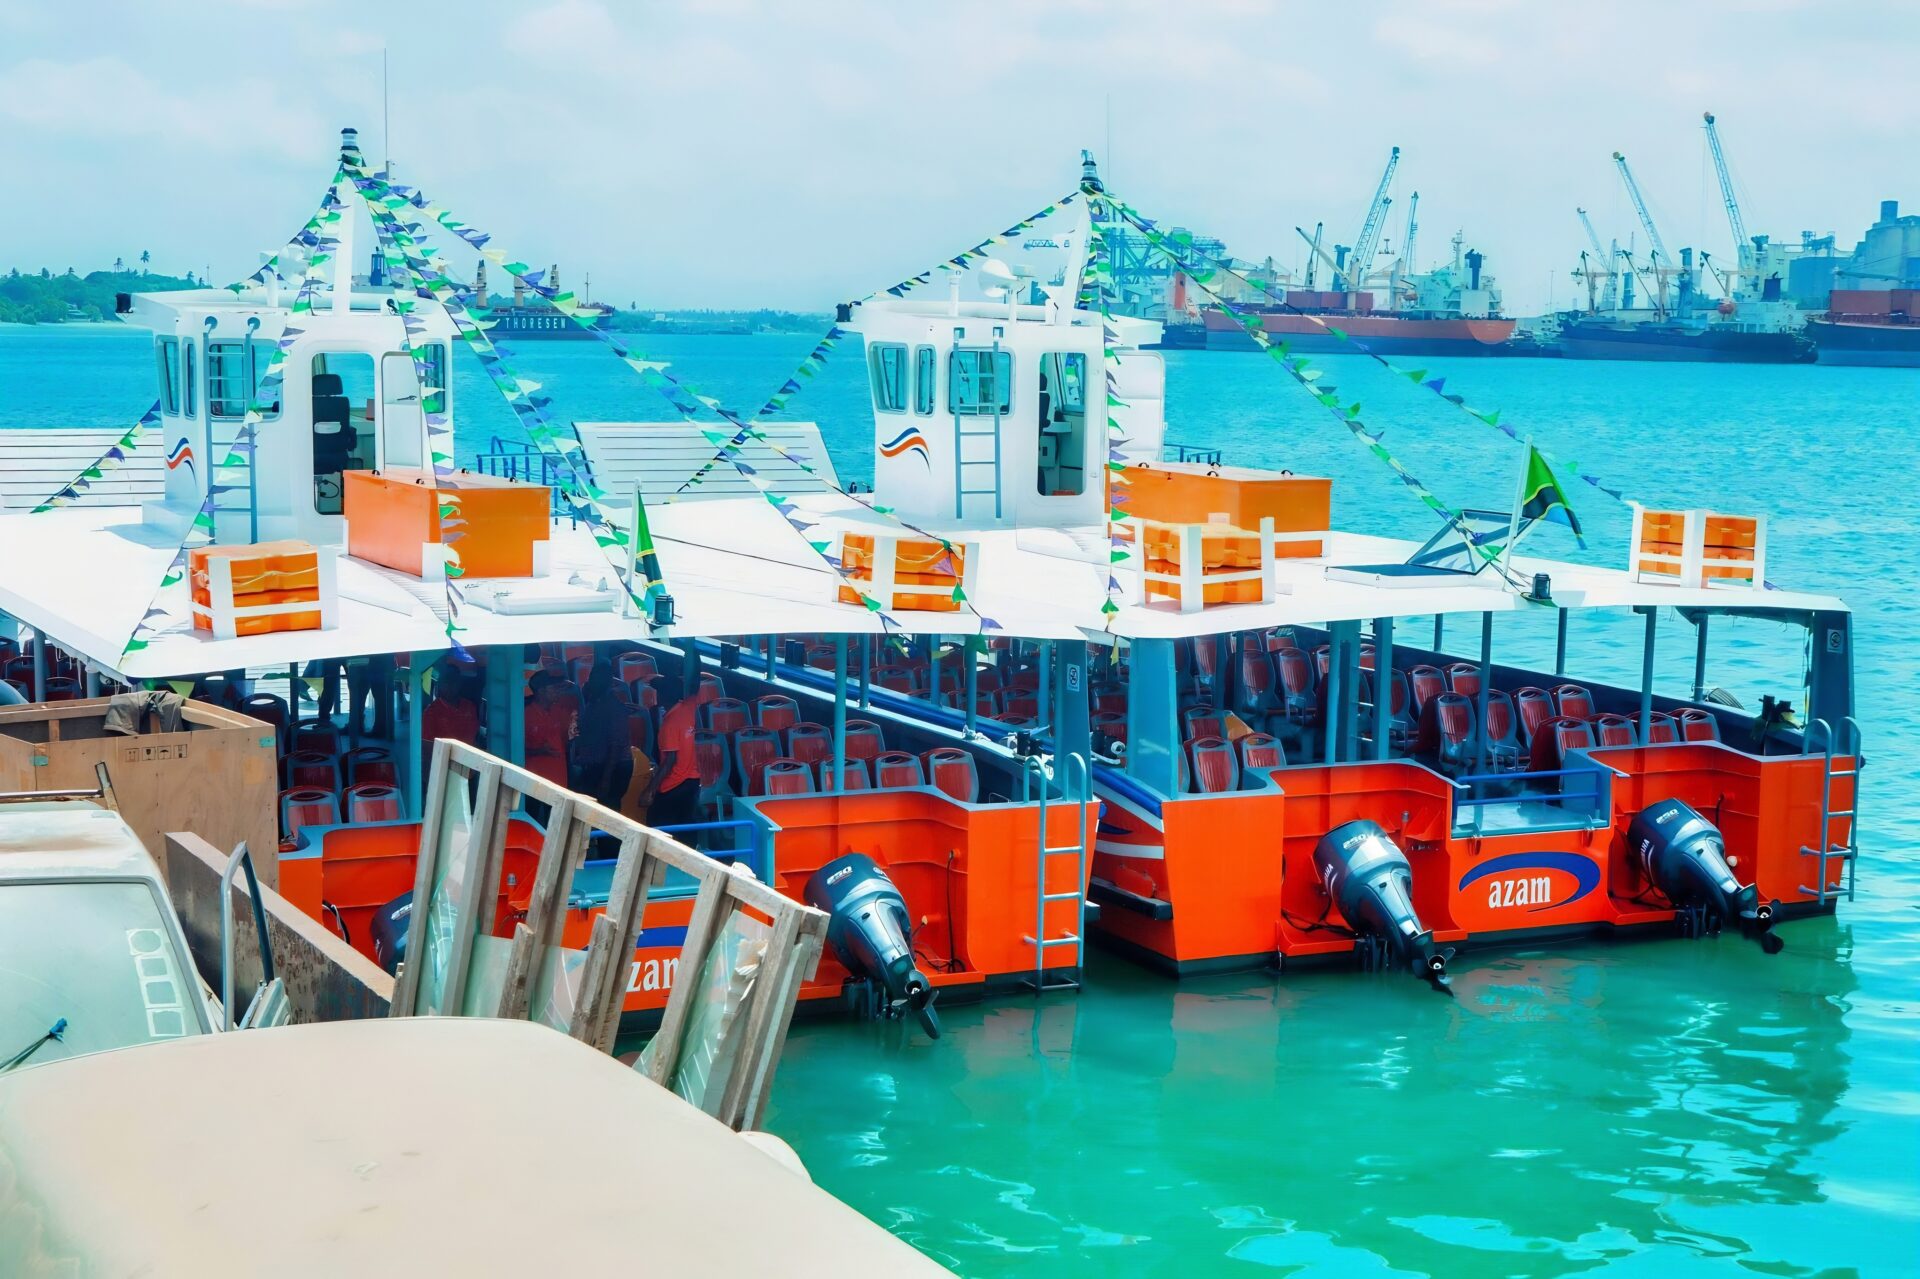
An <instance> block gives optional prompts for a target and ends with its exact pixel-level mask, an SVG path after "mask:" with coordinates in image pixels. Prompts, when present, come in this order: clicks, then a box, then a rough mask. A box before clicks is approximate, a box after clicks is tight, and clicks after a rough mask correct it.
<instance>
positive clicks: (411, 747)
mask: <svg viewBox="0 0 1920 1279" xmlns="http://www.w3.org/2000/svg"><path fill="white" fill-rule="evenodd" d="M439 657H440V654H439V653H438V652H416V653H414V654H412V655H411V656H409V657H408V658H407V811H408V812H410V813H412V814H413V815H414V816H415V817H418V816H420V815H421V813H422V812H424V811H425V809H424V808H423V805H424V803H425V797H426V793H427V775H426V773H427V770H426V765H427V763H428V760H427V757H426V752H425V750H424V749H423V747H424V743H423V742H422V741H421V740H420V725H421V722H422V717H423V716H424V715H425V714H426V711H427V698H426V691H427V690H426V684H427V672H428V671H430V670H432V669H433V664H434V662H436V661H438V660H439Z"/></svg>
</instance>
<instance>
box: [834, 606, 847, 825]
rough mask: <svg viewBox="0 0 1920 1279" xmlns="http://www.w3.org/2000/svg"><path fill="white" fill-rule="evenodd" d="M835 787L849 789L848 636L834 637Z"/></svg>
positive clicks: (836, 789) (837, 789)
mask: <svg viewBox="0 0 1920 1279" xmlns="http://www.w3.org/2000/svg"><path fill="white" fill-rule="evenodd" d="M833 789H834V790H835V791H836V792H838V791H844V790H846V789H847V637H846V636H845V635H836V636H834V637H833Z"/></svg>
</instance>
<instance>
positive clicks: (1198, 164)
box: [0, 0, 1920, 314]
mask: <svg viewBox="0 0 1920 1279" xmlns="http://www.w3.org/2000/svg"><path fill="white" fill-rule="evenodd" d="M383 49H384V50H386V52H387V58H388V60H389V67H390V70H389V81H388V83H389V102H390V118H391V133H392V136H391V138H390V139H389V140H383V138H382V111H381V59H382V50H383ZM1916 52H1920V4H1915V3H1913V2H1912V0H1847V2H1846V3H1837V2H1830V3H1825V4H1821V3H1811V2H1808V3H1800V2H1796V0H1724V2H1720V0H1652V2H1648V0H1607V2H1606V3H1605V4H1603V5H1592V4H1580V5H1575V4H1570V3H1557V2H1549V0H1377V2H1374V3H1359V2H1351V0H1342V2H1341V3H1337V4H1336V3H1332V2H1331V0H1324V2H1321V3H1312V4H1308V3H1297V2H1272V3H1256V2H1254V0H1177V2H1175V0H1153V2H1151V3H1137V2H1135V0H1027V2H1026V3H1001V2H998V0H978V2H976V0H967V2H965V3H947V4H931V3H903V2H900V0H889V2H887V3H878V2H875V3H844V2H841V0H809V2H807V3H795V2H793V0H786V2H783V3H772V2H767V3H748V2H746V0H687V2H685V3H662V4H654V3H641V2H639V0H517V2H516V3H493V2H491V0H468V2H466V3H461V4H457V5H452V4H449V5H445V6H442V5H437V4H433V3H419V4H413V5H402V4H397V3H392V2H391V0H383V2H372V3H370V2H367V0H193V2H192V3H190V4H156V3H149V2H147V0H98V2H96V3H87V4H85V5H67V4H55V3H50V2H48V0H0V165H4V172H6V173H7V174H8V175H9V180H8V183H7V189H6V191H5V195H4V198H0V268H4V267H7V266H16V265H17V266H19V267H21V268H23V269H35V270H37V269H38V268H39V267H41V266H48V267H51V268H52V269H53V270H54V271H56V272H58V271H62V270H64V269H65V268H66V267H68V266H74V267H77V268H78V269H80V270H81V271H82V272H84V271H86V270H89V269H95V268H98V267H102V266H106V265H108V264H110V263H111V262H112V260H113V259H114V258H115V257H117V256H124V257H127V258H134V257H137V256H138V254H139V253H140V252H141V251H142V250H149V251H151V252H152V254H153V261H154V269H156V270H167V271H171V272H176V273H177V272H179V271H181V270H185V269H188V268H191V269H193V270H194V271H196V272H200V271H206V270H210V271H211V273H212V276H213V277H214V278H215V279H216V280H227V279H231V278H235V277H237V276H240V275H244V274H246V273H247V272H248V271H250V270H251V269H252V268H253V267H254V266H256V265H258V262H259V260H260V254H261V253H262V252H270V251H272V250H273V249H275V248H277V247H278V246H279V244H280V243H281V242H282V241H283V240H284V239H285V238H286V236H287V234H289V233H290V232H291V231H292V230H293V229H294V228H295V227H297V226H298V225H299V223H300V222H301V221H302V220H304V219H305V217H306V216H307V215H308V214H309V213H310V212H311V211H312V209H313V207H314V205H315V204H317V202H318V197H319V188H320V186H321V184H323V183H324V182H325V181H326V179H327V177H328V175H330V174H331V173H332V171H333V162H334V158H335V155H336V148H337V140H338V131H339V129H340V127H341V126H343V125H356V126H358V127H359V128H360V130H361V137H362V140H363V142H364V143H365V145H366V147H367V149H368V151H369V153H370V154H371V155H372V156H374V157H378V156H381V155H383V154H385V155H390V156H391V158H392V159H393V161H394V163H395V166H396V171H397V173H398V174H399V175H400V177H401V178H402V179H403V180H406V181H410V182H413V183H415V184H417V185H419V186H420V187H422V188H423V189H424V190H425V191H426V192H427V193H428V194H429V195H430V196H431V197H432V198H433V199H434V200H436V201H437V202H438V203H440V204H441V205H442V206H444V207H447V208H450V209H451V210H453V211H454V212H455V213H456V214H457V215H459V216H460V217H462V218H463V219H465V220H467V221H469V222H472V223H474V224H477V225H480V226H482V227H485V228H487V229H488V230H490V231H492V232H494V234H495V244H496V246H498V247H502V248H504V249H506V250H507V251H508V252H509V253H511V254H513V255H514V256H516V257H520V258H522V259H524V260H527V261H530V262H535V263H540V264H545V263H548V262H553V261H557V262H559V263H560V265H561V269H562V273H563V279H564V283H565V284H567V285H568V286H569V287H573V286H576V285H577V284H578V283H579V281H580V277H581V275H582V273H584V272H588V271H590V272H591V274H592V279H593V294H594V297H595V298H596V299H598V300H603V301H609V302H613V303H615V304H616V305H621V306H625V305H627V304H628V303H629V302H637V303H639V304H640V305H641V306H643V307H648V308H678V307H698V306H712V307H751V306H773V307H782V308H788V309H796V310H813V311H819V310H825V309H827V308H828V307H830V306H831V305H832V304H833V303H834V302H836V301H839V300H843V299H847V298H852V297H857V296H861V295H864V294H866V293H868V292H870V291H872V290H873V289H875V288H877V287H881V286H884V285H886V284H890V283H892V282H894V281H895V280H898V279H900V278H902V277H905V276H908V275H911V274H914V273H915V272H917V271H919V270H921V269H924V268H925V267H927V266H929V265H931V264H932V263H934V262H936V261H938V260H941V259H944V258H946V257H949V256H951V255H952V254H954V253H957V252H958V251H959V250H961V249H963V248H967V247H969V246H971V245H973V244H974V243H976V242H978V241H979V240H981V239H982V238H984V237H985V236H986V235H987V234H989V233H991V232H993V231H996V230H999V229H1000V228H1002V227H1004V226H1006V225H1007V224H1009V223H1010V222H1013V221H1015V220H1017V219H1019V218H1020V217H1022V216H1024V215H1026V214H1027V213H1029V212H1031V211H1033V210H1034V209H1036V208H1038V207H1040V206H1042V205H1044V204H1046V203H1047V202H1048V201H1050V200H1052V199H1054V198H1056V197H1057V196H1059V195H1061V194H1064V193H1065V192H1067V191H1069V190H1071V189H1072V188H1073V187H1074V185H1075V184H1076V182H1077V180H1078V177H1079V155H1080V150H1081V148H1083V147H1085V148H1090V149H1092V150H1093V151H1095V153H1096V154H1097V155H1098V156H1099V157H1100V158H1101V161H1102V169H1103V173H1104V175H1105V177H1106V178H1107V179H1108V181H1109V183H1110V184H1111V186H1112V188H1113V189H1114V190H1115V191H1116V192H1117V193H1118V194H1119V195H1121V196H1122V197H1123V198H1125V199H1126V200H1128V201H1129V202H1130V203H1131V204H1133V205H1134V206H1135V207H1137V208H1139V209H1140V210H1141V211H1143V212H1144V213H1146V214H1148V215H1149V216H1152V217H1155V218H1156V219H1159V220H1162V221H1166V222H1172V223H1178V224H1182V225H1186V226H1190V227H1193V228H1194V229H1196V230H1200V231H1204V232H1206V233H1209V234H1212V235H1217V236H1219V237H1221V238H1222V239H1224V240H1225V241H1226V242H1227V244H1228V245H1229V247H1230V249H1231V250H1232V252H1234V253H1235V254H1236V255H1238V256H1241V257H1246V258H1254V259H1258V258H1262V257H1265V256H1267V255H1269V254H1271V255H1273V256H1274V257H1275V258H1276V259H1277V260H1278V261H1280V262H1281V263H1286V264H1301V263H1302V256H1303V253H1304V246H1303V245H1302V244H1301V243H1300V240H1299V238H1298V237H1297V236H1296V235H1295V234H1294V230H1293V228H1294V226H1295V225H1296V224H1302V225H1305V226H1306V227H1308V228H1309V229H1311V228H1312V226H1313V224H1314V223H1315V222H1316V221H1319V220H1324V221H1326V223H1327V224H1328V237H1329V239H1333V240H1338V241H1341V242H1351V240H1352V239H1353V238H1354V236H1355V234H1356V233H1357V231H1358V230H1359V225H1360V222H1361V220H1362V218H1363V217H1364V215H1365V211H1366V205H1367V202H1368V200H1369V199H1370V197H1371V195H1372V193H1373V189H1374V187H1375V185H1376V184H1377V182H1378V181H1379V176H1380V170H1381V168H1382V166H1383V165H1384V163H1385V160H1386V156H1387V152H1388V149H1389V148H1390V147H1393V146H1396V145H1397V146H1399V147H1400V148H1401V149H1402V158H1401V164H1400V173H1399V177H1398V179H1397V180H1396V183H1395V191H1394V194H1395V196H1396V204H1395V207H1394V209H1393V211H1392V213H1391V214H1390V216H1389V221H1388V232H1389V235H1390V236H1391V237H1392V238H1393V240H1394V241H1395V242H1397V240H1398V237H1399V236H1400V235H1401V233H1402V230H1403V222H1404V218H1403V213H1404V209H1405V205H1406V198H1407V196H1408V195H1409V194H1410V193H1411V192H1413V191H1415V190H1417V191H1419V193H1420V216H1419V222H1420V235H1419V256H1420V258H1421V259H1422V262H1421V265H1423V266H1425V265H1432V264H1433V262H1434V261H1435V260H1436V259H1437V258H1438V257H1439V256H1440V255H1441V254H1444V253H1446V252H1447V251H1448V250H1447V241H1448V240H1449V238H1450V237H1451V235H1452V234H1453V232H1454V231H1455V230H1456V229H1458V230H1462V231H1464V232H1465V235H1466V245H1467V247H1468V248H1475V249H1479V250H1480V251H1481V252H1483V253H1485V254H1486V255H1487V264H1488V270H1489V271H1490V272H1491V273H1492V274H1493V275H1494V276H1495V278H1496V279H1497V280H1498V282H1499V284H1500V286H1501V288H1502V289H1503V290H1504V292H1505V295H1506V309H1507V311H1508V312H1509V313H1512V314H1530V313H1533V312H1537V311H1539V310H1541V309H1543V308H1544V307H1546V306H1547V304H1548V302H1549V300H1550V299H1551V300H1555V301H1558V302H1560V303H1562V304H1566V303H1569V302H1570V301H1571V299H1572V295H1573V291H1574V289H1575V287H1576V285H1575V282H1574V281H1573V280H1572V278H1571V272H1572V271H1573V269H1574V268H1575V267H1577V265H1578V254H1579V252H1580V250H1581V248H1583V247H1584V244H1585V239H1584V235H1583V233H1582V231H1581V229H1580V225H1579V222H1578V220H1577V218H1576V215H1575V212H1574V210H1575V208H1576V206H1585V207H1586V208H1587V209H1588V210H1589V212H1590V213H1591V215H1592V217H1593V219H1594V222H1595V225H1596V227H1597V228H1598V230H1599V232H1600V235H1601V237H1602V238H1603V239H1606V238H1614V237H1617V238H1618V239H1619V240H1620V241H1621V242H1622V243H1623V244H1625V243H1626V242H1627V240H1628V238H1629V236H1632V235H1636V233H1637V232H1636V225H1637V224H1636V221H1635V218H1634V215H1633V211H1632V208H1631V206H1630V204H1629V203H1628V201H1627V198H1626V196H1625V194H1624V192H1623V190H1622V187H1621V183H1620V181H1619V178H1618V175H1617V174H1616V173H1615V171H1614V168H1613V165H1612V161H1611V158H1610V157H1611V154H1612V153H1613V152H1614V151H1616V150H1619V151H1622V152H1624V153H1626V155H1627V156H1628V158H1629V160H1630V161H1631V163H1632V165H1633V168H1634V171H1635V175H1636V177H1637V178H1638V179H1639V181H1640V185H1641V187H1642V189H1643V191H1644V192H1645V193H1646V195H1647V197H1648V200H1649V202H1650V204H1651V205H1652V206H1653V211H1654V215H1655V218H1656V221H1657V223H1658V225H1659V228H1660V231H1661V235H1662V237H1663V238H1664V239H1665V240H1666V242H1667V243H1668V245H1669V246H1670V247H1672V248H1675V249H1677V248H1678V247H1679V246H1680V245H1682V244H1691V245H1700V246H1704V247H1706V248H1707V249H1708V250H1709V251H1711V252H1713V253H1714V255H1715V256H1716V257H1721V256H1723V255H1729V256H1730V253H1731V236H1730V233H1729V231H1728V229H1727V222H1726V218H1725V213H1724V209H1723V207H1722V205H1721V201H1720V197H1719V193H1718V187H1717V184H1716V182H1715V179H1714V177H1713V173H1712V169H1711V167H1710V163H1709V160H1708V157H1707V154H1706V149H1705V143H1704V136H1703V133H1702V130H1701V127H1700V126H1701V119H1700V117H1701V113H1702V112H1703V111H1706V110H1712V111H1713V112H1715V114H1716V115H1717V116H1718V118H1719V126H1720V131H1721V135H1722V138H1723V140H1724V142H1725V144H1726V147H1727V149H1728V152H1729V158H1730V160H1731V162H1732V165H1733V170H1734V174H1735V177H1736V180H1737V182H1738V183H1739V188H1740V192H1741V196H1742V203H1743V211H1744V213H1745V216H1746V220H1747V225H1748V227H1749V229H1750V230H1752V231H1756V232H1767V233H1770V234H1773V235H1774V236H1776V237H1784V238H1789V239H1795V240H1797V239H1798V237H1799V234H1800V232H1801V231H1803V230H1811V231H1814V232H1815V233H1816V234H1826V233H1830V232H1833V233H1838V234H1839V236H1840V244H1841V249H1842V251H1843V252H1844V251H1845V250H1846V249H1848V248H1850V247H1851V245H1852V244H1853V242H1854V241H1855V240H1856V239H1857V238H1858V236H1859V234H1860V232H1861V231H1862V230H1863V229H1864V228H1865V226H1866V225H1867V224H1868V223H1869V222H1871V221H1872V220H1873V218H1874V216H1875V214H1876V211H1877V209H1878V202H1879V201H1880V200H1881V199H1882V198H1897V199H1901V200H1902V201H1903V202H1905V203H1906V204H1909V205H1911V206H1912V211H1914V212H1917V213H1920V189H1917V188H1920V182H1916V181H1915V178H1916V176H1920V172H1917V171H1916V169H1915V167H1914V165H1913V157H1914V156H1915V155H1916V154H1920V94H1916V93H1912V92H1909V91H1907V86H1908V85H1909V84H1910V76H1911V69H1912V67H1913V65H1914V62H1915V54H1916Z"/></svg>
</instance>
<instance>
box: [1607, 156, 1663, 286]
mask: <svg viewBox="0 0 1920 1279" xmlns="http://www.w3.org/2000/svg"><path fill="white" fill-rule="evenodd" d="M1613 163H1614V166H1615V167H1616V168H1618V169H1619V170H1620V181H1621V182H1623V183H1625V184H1626V188H1627V196H1628V198H1630V199H1631V200H1632V201H1633V211H1634V212H1635V213H1637V214H1639V215H1640V226H1641V229H1642V230H1644V231H1645V232H1646V233H1647V266H1648V268H1649V269H1650V270H1651V271H1652V272H1653V278H1654V283H1655V284H1656V285H1657V286H1658V290H1659V291H1658V292H1657V293H1656V294H1655V295H1654V308H1653V309H1654V311H1655V313H1656V314H1658V315H1659V316H1660V317H1661V318H1663V319H1664V318H1665V317H1666V314H1667V277H1668V276H1669V275H1671V274H1672V272H1673V258H1672V257H1671V256H1669V255H1668V253H1667V244H1666V241H1665V240H1662V239H1661V238H1660V231H1659V229H1658V228H1657V227H1655V226H1654V225H1653V213H1652V212H1651V211H1650V210H1649V209H1648V208H1647V202H1646V199H1645V198H1644V197H1643V196H1642V195H1641V194H1640V184H1639V183H1638V182H1635V181H1634V180H1633V170H1632V169H1629V168H1628V167H1627V157H1626V156H1624V155H1621V154H1620V153H1619V152H1618V151H1615V152H1614V153H1613ZM1629 262H1631V259H1629Z"/></svg>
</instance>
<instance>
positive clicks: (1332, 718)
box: [1320, 622, 1346, 764]
mask: <svg viewBox="0 0 1920 1279" xmlns="http://www.w3.org/2000/svg"><path fill="white" fill-rule="evenodd" d="M1340 628H1341V623H1339V622H1335V623H1334V624H1333V625H1332V626H1329V627H1328V628H1327V646H1328V648H1327V713H1326V717H1325V722H1324V723H1323V724H1322V725H1321V727H1322V728H1324V729H1325V730H1326V731H1325V733H1324V737H1325V739H1326V741H1325V749H1324V750H1323V752H1322V754H1321V757H1320V762H1321V763H1323V764H1335V763H1338V762H1339V760H1340V721H1341V719H1342V718H1343V716H1342V715H1341V713H1340V699H1341V697H1342V696H1343V695H1344V694H1345V692H1346V690H1345V689H1343V688H1341V687H1340V683H1341V677H1342V676H1343V675H1344V674H1345V673H1346V663H1345V662H1343V661H1342V660H1340Z"/></svg>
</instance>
